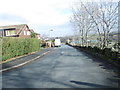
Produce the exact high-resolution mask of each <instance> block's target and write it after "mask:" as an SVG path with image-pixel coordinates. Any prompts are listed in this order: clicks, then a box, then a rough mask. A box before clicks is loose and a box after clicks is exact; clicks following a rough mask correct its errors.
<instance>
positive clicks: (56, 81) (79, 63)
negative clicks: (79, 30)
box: [2, 45, 119, 88]
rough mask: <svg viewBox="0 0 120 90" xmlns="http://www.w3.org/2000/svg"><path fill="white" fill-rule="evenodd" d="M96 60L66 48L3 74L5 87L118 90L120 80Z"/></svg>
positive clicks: (65, 46)
mask: <svg viewBox="0 0 120 90" xmlns="http://www.w3.org/2000/svg"><path fill="white" fill-rule="evenodd" d="M99 64H100V63H98V62H95V61H94V58H92V57H90V56H87V55H86V54H84V53H83V52H80V51H77V50H76V49H74V48H72V47H70V46H67V45H63V46H61V47H58V48H57V49H56V50H54V51H52V52H51V53H49V54H47V55H45V56H44V57H42V58H40V59H38V60H36V61H34V62H32V63H30V64H27V65H25V66H22V67H20V68H17V69H14V70H11V71H8V72H4V73H3V74H2V80H3V83H2V86H3V88H118V79H119V78H118V77H117V76H116V74H115V73H113V72H112V71H110V70H107V69H104V68H102V67H103V66H100V65H99Z"/></svg>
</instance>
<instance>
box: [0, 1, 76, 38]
mask: <svg viewBox="0 0 120 90" xmlns="http://www.w3.org/2000/svg"><path fill="white" fill-rule="evenodd" d="M73 1H74V0H1V2H0V3H1V4H0V26H4V25H14V24H28V26H29V27H30V28H31V29H34V31H35V32H38V33H41V34H46V35H51V36H64V35H70V34H72V33H73V32H72V30H71V27H70V23H69V18H70V16H71V6H72V3H73ZM51 29H52V30H53V31H51V32H50V30H51Z"/></svg>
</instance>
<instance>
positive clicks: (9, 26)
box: [0, 24, 28, 29]
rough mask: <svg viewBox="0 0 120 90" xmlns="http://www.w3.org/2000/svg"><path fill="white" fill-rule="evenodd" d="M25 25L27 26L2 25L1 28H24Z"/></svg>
mask: <svg viewBox="0 0 120 90" xmlns="http://www.w3.org/2000/svg"><path fill="white" fill-rule="evenodd" d="M24 26H27V24H19V25H8V26H0V29H9V28H16V29H22V28H23V27H24ZM27 27H28V26H27Z"/></svg>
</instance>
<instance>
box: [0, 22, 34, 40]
mask: <svg viewBox="0 0 120 90" xmlns="http://www.w3.org/2000/svg"><path fill="white" fill-rule="evenodd" d="M32 32H34V31H33V30H31V29H29V27H28V25H27V24H20V25H9V26H0V37H21V38H31V33H32Z"/></svg>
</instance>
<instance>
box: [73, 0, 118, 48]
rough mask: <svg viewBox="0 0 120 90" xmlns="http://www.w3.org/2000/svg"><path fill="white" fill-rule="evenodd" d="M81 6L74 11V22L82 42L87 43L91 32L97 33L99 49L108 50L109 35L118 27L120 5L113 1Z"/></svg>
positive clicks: (81, 3)
mask: <svg viewBox="0 0 120 90" xmlns="http://www.w3.org/2000/svg"><path fill="white" fill-rule="evenodd" d="M79 4H80V5H79V6H80V7H78V6H77V5H76V7H75V8H74V10H73V22H74V24H76V26H78V27H79V32H81V37H82V39H83V40H82V42H83V41H84V42H87V36H88V34H89V32H90V31H91V30H92V31H94V32H95V31H97V33H98V36H99V37H98V40H99V41H100V43H99V47H101V48H106V47H107V46H108V44H109V33H110V32H111V31H112V30H114V29H117V27H118V26H117V23H118V22H117V21H118V20H117V19H118V4H117V3H115V2H112V0H111V1H110V2H99V3H95V2H89V3H83V2H80V3H79ZM85 45H86V44H85Z"/></svg>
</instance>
